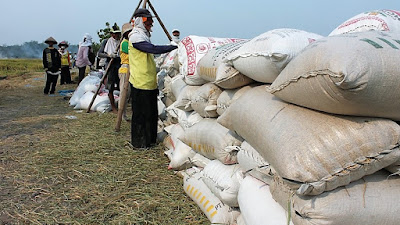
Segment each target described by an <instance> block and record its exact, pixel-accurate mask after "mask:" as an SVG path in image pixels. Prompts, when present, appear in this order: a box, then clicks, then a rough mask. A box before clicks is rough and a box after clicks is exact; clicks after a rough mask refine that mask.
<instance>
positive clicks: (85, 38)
mask: <svg viewBox="0 0 400 225" xmlns="http://www.w3.org/2000/svg"><path fill="white" fill-rule="evenodd" d="M79 46H92V36H90V34H88V33H86V34H85V35H84V36H83V42H80V43H79Z"/></svg>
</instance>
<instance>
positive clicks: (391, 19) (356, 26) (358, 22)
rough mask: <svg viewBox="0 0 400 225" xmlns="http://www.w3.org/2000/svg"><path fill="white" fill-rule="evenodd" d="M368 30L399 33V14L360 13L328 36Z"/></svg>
mask: <svg viewBox="0 0 400 225" xmlns="http://www.w3.org/2000/svg"><path fill="white" fill-rule="evenodd" d="M369 30H379V31H392V32H397V33H398V32H400V12H399V11H395V10H373V11H369V12H364V13H360V14H358V15H356V16H354V17H352V18H350V19H348V20H346V21H345V22H343V23H342V24H341V25H339V26H338V27H337V28H335V29H334V30H333V31H332V32H331V33H330V34H329V36H333V35H338V34H347V33H356V32H364V31H369Z"/></svg>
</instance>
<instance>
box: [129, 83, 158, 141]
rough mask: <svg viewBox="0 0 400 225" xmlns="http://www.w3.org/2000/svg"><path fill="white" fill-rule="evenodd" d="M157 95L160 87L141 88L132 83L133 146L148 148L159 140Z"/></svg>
mask: <svg viewBox="0 0 400 225" xmlns="http://www.w3.org/2000/svg"><path fill="white" fill-rule="evenodd" d="M157 95H158V89H156V90H141V89H136V88H134V87H133V86H132V85H131V98H132V99H131V101H132V104H131V105H132V120H131V144H132V145H133V147H136V148H147V147H150V146H151V145H152V144H155V143H156V141H157V123H158V109H157Z"/></svg>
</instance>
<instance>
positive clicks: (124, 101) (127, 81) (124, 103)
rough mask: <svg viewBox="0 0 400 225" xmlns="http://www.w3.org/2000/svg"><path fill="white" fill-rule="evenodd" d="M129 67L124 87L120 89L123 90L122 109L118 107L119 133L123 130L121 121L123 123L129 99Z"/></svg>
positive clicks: (120, 100) (116, 127)
mask: <svg viewBox="0 0 400 225" xmlns="http://www.w3.org/2000/svg"><path fill="white" fill-rule="evenodd" d="M129 76H130V74H129V67H128V72H127V73H126V75H125V80H124V85H123V87H120V88H122V89H123V91H122V93H121V96H120V99H119V103H118V104H121V107H118V108H119V109H118V115H117V123H116V124H115V131H116V132H119V131H120V128H121V121H122V116H123V112H124V108H125V105H126V98H127V94H128V89H129Z"/></svg>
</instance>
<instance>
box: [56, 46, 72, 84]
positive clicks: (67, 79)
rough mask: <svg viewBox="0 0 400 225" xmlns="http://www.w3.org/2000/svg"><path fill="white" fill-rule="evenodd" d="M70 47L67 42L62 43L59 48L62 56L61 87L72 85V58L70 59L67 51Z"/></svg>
mask: <svg viewBox="0 0 400 225" xmlns="http://www.w3.org/2000/svg"><path fill="white" fill-rule="evenodd" d="M68 46H69V45H68V43H67V42H66V41H62V42H60V43H59V44H58V47H59V49H58V52H59V53H60V55H61V79H60V85H64V84H72V81H71V72H70V71H69V68H70V67H71V57H70V54H69V51H68V50H67V48H68Z"/></svg>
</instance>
